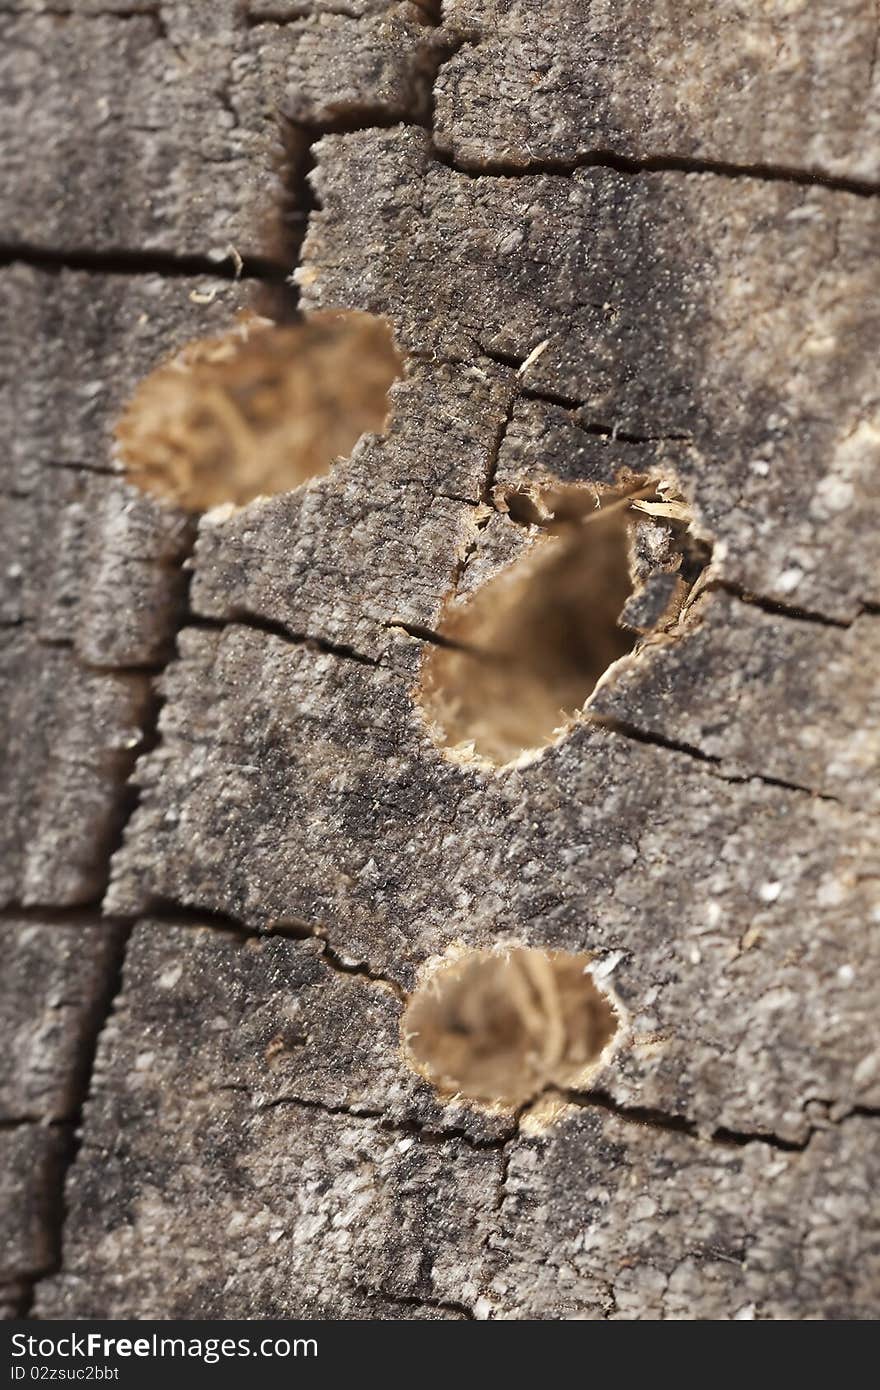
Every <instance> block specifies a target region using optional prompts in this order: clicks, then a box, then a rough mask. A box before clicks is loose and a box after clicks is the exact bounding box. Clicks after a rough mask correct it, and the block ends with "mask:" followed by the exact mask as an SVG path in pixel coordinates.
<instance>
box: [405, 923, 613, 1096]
mask: <svg viewBox="0 0 880 1390" xmlns="http://www.w3.org/2000/svg"><path fill="white" fill-rule="evenodd" d="M589 962H590V957H589V956H586V955H572V954H569V953H567V952H564V951H540V950H531V949H527V948H525V947H521V948H520V947H518V948H515V949H511V950H509V951H505V952H503V953H502V952H494V951H471V952H468V953H467V955H464V956H462V957H460V958H459V959H458V960H456V961H454V962H452V963H451V964H450V965H448V966H445V967H442V968H440V969H438V970H437V971H436V972H435V973H434V974H433V975H432V976H431V977H430V978H429V979H428V980H427V981H426V983H425V984H424V985H423V986H422V987H421V988H420V989H418V990H416V991H415V993H414V994H413V995H412V996H411V997H410V1000H409V1003H408V1005H407V1008H406V1011H405V1013H404V1016H403V1022H402V1025H401V1026H402V1033H403V1042H404V1051H405V1054H406V1057H407V1060H408V1061H409V1063H410V1065H412V1066H413V1067H414V1068H415V1070H416V1071H418V1072H420V1073H421V1075H422V1076H424V1077H425V1078H426V1079H427V1080H428V1081H430V1082H431V1083H432V1085H433V1086H435V1087H436V1088H437V1090H438V1091H440V1092H442V1093H443V1094H445V1095H462V1096H467V1097H469V1098H470V1099H473V1100H479V1101H483V1102H490V1103H491V1102H494V1103H499V1104H503V1105H514V1106H515V1105H520V1104H522V1103H523V1102H524V1101H527V1100H530V1099H531V1098H532V1097H534V1096H536V1095H538V1094H539V1093H540V1092H541V1091H543V1090H544V1089H545V1088H546V1087H548V1086H559V1087H561V1088H569V1089H572V1088H577V1087H581V1086H583V1085H584V1083H585V1082H586V1081H587V1080H588V1079H589V1076H590V1073H591V1072H592V1071H593V1070H594V1069H595V1066H596V1063H597V1061H598V1059H599V1056H600V1054H601V1053H602V1051H603V1050H604V1048H605V1047H606V1046H607V1044H608V1043H609V1042H610V1040H611V1038H612V1037H613V1036H614V1033H615V1032H616V1029H617V1024H618V1019H617V1015H616V1014H615V1012H614V1010H613V1008H612V1006H611V1004H610V1003H609V1001H608V999H607V998H606V997H605V995H604V994H602V993H601V992H600V991H599V990H598V989H597V988H596V986H595V984H594V983H593V979H592V976H591V975H589V974H587V973H585V971H586V968H587V966H588V965H589Z"/></svg>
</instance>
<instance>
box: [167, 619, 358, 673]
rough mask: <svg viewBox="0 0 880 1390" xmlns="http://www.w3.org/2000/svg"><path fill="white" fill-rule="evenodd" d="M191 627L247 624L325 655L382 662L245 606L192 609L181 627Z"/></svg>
mask: <svg viewBox="0 0 880 1390" xmlns="http://www.w3.org/2000/svg"><path fill="white" fill-rule="evenodd" d="M187 627H189V628H195V629H197V630H200V629H203V630H206V631H209V632H222V631H224V629H226V628H228V627H247V628H250V629H251V630H252V631H254V632H265V633H268V634H269V635H270V636H272V637H278V638H280V639H281V641H282V642H287V643H288V645H290V646H293V647H305V648H307V649H308V650H311V651H315V652H320V653H322V654H323V655H325V656H338V657H340V658H341V659H343V660H345V661H355V662H357V663H358V665H360V666H373V667H377V666H379V665H380V664H381V663H380V661H379V659H378V657H373V656H365V655H364V654H363V653H362V652H358V651H355V649H354V647H350V646H348V645H347V644H346V643H344V642H331V641H330V639H329V638H327V637H316V636H313V635H311V634H310V633H306V632H293V631H291V629H290V628H289V627H287V626H286V624H284V623H281V622H278V621H277V620H276V619H274V618H265V617H263V616H262V615H260V614H258V613H252V612H250V611H249V610H248V609H244V608H235V609H232V610H231V611H230V612H229V614H228V615H227V616H225V617H223V618H213V617H207V616H206V615H204V614H201V613H190V614H189V615H188V616H187V619H186V622H185V623H184V625H183V628H182V629H181V630H182V631H185V630H186V628H187Z"/></svg>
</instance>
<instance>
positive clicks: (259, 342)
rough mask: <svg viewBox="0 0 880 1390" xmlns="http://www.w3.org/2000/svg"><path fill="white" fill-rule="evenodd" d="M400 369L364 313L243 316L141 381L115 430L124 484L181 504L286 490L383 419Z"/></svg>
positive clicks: (210, 503) (387, 333) (384, 336)
mask: <svg viewBox="0 0 880 1390" xmlns="http://www.w3.org/2000/svg"><path fill="white" fill-rule="evenodd" d="M402 371H403V358H402V357H401V354H400V353H399V352H398V350H397V348H396V347H395V344H394V339H393V336H392V333H391V329H390V326H389V325H388V323H387V322H386V321H385V320H384V319H381V318H377V317H375V316H374V315H372V314H364V313H360V312H357V311H353V310H352V311H346V312H339V313H336V312H328V313H317V314H313V315H312V316H311V317H309V318H307V319H304V320H302V321H301V322H298V323H294V324H284V325H276V324H273V323H271V322H270V321H269V320H267V319H260V318H257V317H255V316H254V315H250V316H244V317H243V318H242V319H241V320H240V321H239V323H238V324H237V325H236V327H235V328H233V329H232V330H231V331H230V332H229V333H227V334H225V335H224V336H223V337H218V338H204V339H200V340H199V341H197V342H193V343H189V344H188V345H187V346H186V347H185V348H183V349H182V351H180V352H178V353H177V354H176V355H175V356H174V357H172V358H170V359H169V360H168V361H167V362H165V363H163V364H162V365H161V366H159V367H157V368H156V370H155V371H153V372H151V373H150V375H149V376H147V377H145V378H144V380H143V381H142V382H141V383H140V385H139V386H138V388H137V390H136V391H135V393H134V395H133V396H132V398H131V401H130V402H129V404H128V406H127V408H126V410H125V413H124V414H123V416H122V418H121V419H120V421H119V423H118V425H117V428H116V439H117V444H118V448H119V454H120V457H121V460H122V462H123V465H124V467H125V470H126V473H127V476H128V478H129V479H130V481H131V482H133V483H135V484H136V485H137V486H138V487H140V488H141V489H143V490H144V491H145V492H149V493H152V494H153V495H154V496H157V497H161V498H164V499H166V500H168V501H171V502H174V503H175V504H176V505H177V506H180V507H183V508H185V509H186V510H189V511H207V510H208V509H209V508H210V507H215V506H218V505H220V504H222V503H234V504H236V505H239V506H240V505H242V504H244V503H245V502H249V501H251V499H252V498H254V497H259V496H265V495H269V494H272V493H276V492H288V491H289V490H290V489H291V488H294V487H296V486H298V484H300V483H302V482H304V481H305V480H306V479H307V478H313V477H315V476H317V475H318V474H322V473H326V472H327V471H328V469H329V468H330V466H331V464H332V463H333V461H334V459H336V458H341V457H345V456H346V455H347V454H350V453H351V450H352V448H353V447H354V445H355V443H356V442H357V440H358V439H359V438H360V436H361V435H362V434H364V433H366V432H368V431H381V430H382V429H383V428H384V427H385V425H386V423H387V420H388V413H389V411H388V389H389V387H390V386H391V384H392V382H393V381H394V380H395V379H396V378H397V377H399V376H400V375H401V374H402Z"/></svg>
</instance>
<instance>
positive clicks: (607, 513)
mask: <svg viewBox="0 0 880 1390" xmlns="http://www.w3.org/2000/svg"><path fill="white" fill-rule="evenodd" d="M652 498H653V499H654V500H653V501H651V500H649V499H652ZM503 503H504V508H505V510H506V512H507V514H508V521H507V523H506V524H514V523H517V524H518V525H519V526H521V527H525V528H527V531H528V535H529V538H530V544H529V545H528V547H527V548H526V550H525V553H524V554H521V555H520V558H518V559H517V560H516V561H515V562H514V563H512V564H509V565H508V566H507V567H506V568H503V569H502V570H501V571H500V572H499V573H497V574H496V575H495V576H494V577H493V578H491V579H489V580H488V581H487V582H486V583H484V584H483V585H482V587H480V588H478V589H477V590H476V591H475V592H474V593H473V595H472V596H471V597H469V598H467V599H465V600H463V601H462V600H453V601H452V602H451V603H450V604H449V605H448V607H447V611H446V615H445V618H444V620H443V621H442V623H441V624H440V627H439V636H440V638H441V639H442V645H439V644H438V645H437V646H435V647H432V648H431V649H430V651H429V652H428V653H427V654H426V656H425V659H424V662H423V665H422V679H421V688H420V703H421V706H422V709H423V712H424V714H425V716H426V718H427V721H428V724H429V727H430V730H431V732H432V735H433V736H434V738H435V739H436V740H437V741H438V742H439V743H440V744H441V746H444V747H445V748H446V749H447V750H448V751H449V752H451V753H452V754H454V755H455V756H456V757H459V758H465V759H472V758H474V757H476V758H477V759H480V760H483V761H485V762H488V763H491V764H493V765H495V766H504V765H506V764H508V763H510V762H513V761H515V760H516V759H518V758H520V757H521V756H522V755H523V754H527V755H532V754H533V753H534V752H535V751H538V750H540V749H541V748H543V747H545V746H546V745H547V744H549V743H551V742H553V741H554V740H555V739H556V738H558V737H560V736H561V735H562V734H563V733H564V732H565V730H566V729H567V728H568V727H570V725H571V723H572V721H573V720H574V718H575V717H576V715H577V714H578V712H579V711H581V710H582V709H583V706H584V704H585V702H586V701H587V700H588V699H589V696H590V695H591V694H592V692H593V690H594V689H595V687H596V684H597V682H598V681H599V680H600V678H601V677H602V676H603V675H604V674H605V672H606V671H607V670H608V669H609V667H611V666H612V665H613V664H614V663H615V662H616V661H618V660H619V659H620V658H621V657H625V656H626V655H627V654H628V653H630V652H631V651H632V650H633V648H634V647H635V645H636V643H637V642H638V641H639V640H640V638H641V637H642V636H644V634H645V633H646V632H648V631H652V630H655V629H656V628H657V627H658V626H660V625H662V623H663V622H664V621H665V620H666V619H668V618H669V615H670V614H676V613H677V612H678V610H679V609H680V607H681V602H682V600H683V598H684V596H685V595H686V594H687V592H688V590H689V588H690V585H691V583H692V582H693V573H694V568H695V564H694V559H693V556H692V555H691V554H690V549H689V533H688V530H687V512H686V508H685V507H684V504H683V503H682V502H681V501H680V500H669V492H668V491H663V485H662V484H660V485H658V484H646V483H645V482H644V480H638V481H635V482H633V483H632V485H631V486H630V485H627V487H626V488H620V489H617V490H615V491H608V492H606V493H605V494H603V495H601V496H597V494H596V493H595V492H594V491H593V490H592V489H587V488H583V487H560V488H558V489H555V490H546V491H545V492H544V493H538V494H534V495H531V494H526V493H524V492H523V493H512V494H508V495H507V496H506V497H504V499H503ZM640 509H642V510H640ZM696 568H697V569H698V568H699V564H698V565H696Z"/></svg>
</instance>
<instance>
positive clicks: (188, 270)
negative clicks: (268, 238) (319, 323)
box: [0, 241, 289, 284]
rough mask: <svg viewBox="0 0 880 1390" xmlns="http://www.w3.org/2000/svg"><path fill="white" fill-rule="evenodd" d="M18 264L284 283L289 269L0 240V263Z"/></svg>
mask: <svg viewBox="0 0 880 1390" xmlns="http://www.w3.org/2000/svg"><path fill="white" fill-rule="evenodd" d="M16 263H21V264H25V265H30V266H33V267H34V268H35V269H37V270H45V271H50V272H60V271H62V270H81V271H88V272H90V273H92V274H101V275H164V276H166V277H181V278H183V277H187V276H188V277H190V278H192V277H193V276H211V277H213V278H214V279H217V280H269V281H275V282H277V283H279V284H284V283H286V279H287V276H288V274H289V269H288V268H286V267H285V266H282V265H279V264H277V263H276V262H275V261H272V260H269V259H268V258H266V257H264V256H250V255H248V256H239V255H238V253H237V252H235V253H233V251H232V249H231V248H230V250H229V251H224V252H223V253H222V255H218V256H216V257H214V256H212V255H199V254H197V253H195V252H176V251H159V250H155V251H150V250H147V251H144V250H133V249H126V248H108V249H107V250H106V251H94V250H86V249H84V248H76V247H70V248H64V247H48V246H35V245H33V244H32V243H29V242H23V241H22V242H5V243H0V266H8V265H14V264H16Z"/></svg>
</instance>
